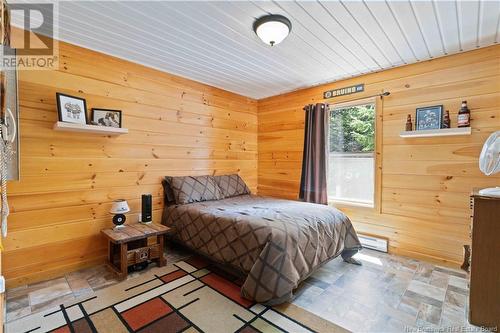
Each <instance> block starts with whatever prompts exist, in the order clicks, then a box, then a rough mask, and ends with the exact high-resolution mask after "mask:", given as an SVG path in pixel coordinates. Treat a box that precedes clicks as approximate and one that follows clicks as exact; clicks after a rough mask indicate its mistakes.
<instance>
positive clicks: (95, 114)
mask: <svg viewBox="0 0 500 333" xmlns="http://www.w3.org/2000/svg"><path fill="white" fill-rule="evenodd" d="M100 112H103V113H108V112H111V113H113V114H118V127H116V126H112V125H106V124H104V123H102V122H99V118H98V116H99V115H98V113H100ZM90 118H91V120H92V124H94V125H97V126H106V127H115V128H122V111H121V110H113V109H102V108H92V114H91V116H90Z"/></svg>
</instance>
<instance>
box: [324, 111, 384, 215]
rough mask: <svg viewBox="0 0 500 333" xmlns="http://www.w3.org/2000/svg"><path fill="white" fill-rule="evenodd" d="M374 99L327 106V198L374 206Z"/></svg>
mask: <svg viewBox="0 0 500 333" xmlns="http://www.w3.org/2000/svg"><path fill="white" fill-rule="evenodd" d="M374 151H375V103H363V104H358V105H349V106H338V107H336V106H332V107H330V117H329V158H328V198H329V200H331V201H335V202H341V203H348V204H357V205H364V206H370V207H373V206H374V192H375V155H374Z"/></svg>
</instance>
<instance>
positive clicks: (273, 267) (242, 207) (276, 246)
mask: <svg viewBox="0 0 500 333" xmlns="http://www.w3.org/2000/svg"><path fill="white" fill-rule="evenodd" d="M236 176H237V175H236ZM208 177H211V176H208ZM226 177H234V175H229V176H226ZM172 178H174V179H175V178H177V177H170V180H171V179H172ZM191 178H193V177H191ZM194 178H196V177H194ZM239 179H240V180H239V181H241V182H242V180H241V178H239ZM229 182H230V181H229ZM181 183H182V182H181ZM201 183H203V182H201ZM233 183H234V182H233ZM218 184H219V186H217V187H219V188H222V189H224V186H223V184H222V185H221V183H220V182H218ZM243 184H244V182H243ZM177 185H179V182H178V184H177ZM183 185H185V184H183ZM196 185H198V186H199V187H201V188H202V189H203V186H204V185H203V184H201V185H200V184H198V183H196ZM171 186H172V182H171V181H170V182H169V181H168V178H167V181H164V187H165V194H166V205H165V208H164V211H163V217H162V223H163V224H165V225H167V226H171V227H174V233H173V234H172V236H171V237H172V238H173V239H174V240H175V241H177V242H180V243H181V244H183V245H185V246H187V247H188V248H191V249H193V250H194V251H196V252H198V253H201V254H203V255H205V256H207V257H209V258H210V259H212V260H214V261H215V262H218V263H222V264H224V265H229V266H230V267H231V268H233V269H236V270H238V271H240V272H241V273H243V274H245V275H246V279H245V282H244V283H243V285H242V288H241V294H242V296H243V297H245V298H247V299H250V300H254V301H256V302H261V303H266V304H278V303H282V302H285V301H287V300H289V299H290V298H291V297H292V292H293V290H294V289H296V288H297V286H298V285H299V283H300V282H301V281H303V280H305V279H306V278H307V277H308V276H309V275H311V274H312V273H313V272H314V271H315V270H316V269H317V268H319V267H320V266H321V265H322V264H323V263H325V262H327V261H329V260H331V259H333V258H335V257H337V256H338V255H341V254H342V256H343V257H344V259H349V258H350V257H351V256H352V255H353V254H355V253H356V252H357V251H358V249H360V248H361V245H360V243H359V240H358V237H357V235H356V232H355V230H354V228H353V226H352V224H351V222H350V220H349V218H347V216H346V215H344V214H343V213H342V212H340V211H339V210H337V209H335V208H333V207H329V206H324V205H317V204H311V203H305V202H298V201H292V200H283V199H276V198H269V197H262V196H257V195H252V194H250V191H249V190H248V188H247V187H246V185H244V190H243V191H236V195H234V194H235V193H234V191H233V192H231V193H229V194H230V195H231V196H229V197H228V193H227V191H225V192H226V193H224V190H222V191H221V193H215V199H213V200H202V199H204V198H201V199H200V198H199V197H198V198H195V201H189V200H188V201H187V202H186V201H184V202H183V201H182V200H180V202H181V203H180V204H179V203H178V202H179V201H176V200H173V199H172V193H171V189H170V188H169V187H171ZM204 191H205V192H217V190H215V191H213V190H209V191H207V190H206V189H204ZM174 192H175V190H174ZM184 192H185V194H186V195H188V196H189V194H190V193H193V192H197V191H193V190H192V188H191V187H189V186H188V189H187V190H185V191H184ZM169 193H170V195H169ZM169 196H170V198H169ZM173 196H174V197H175V194H174V195H173ZM208 197H209V198H213V197H214V196H213V195H212V194H210V193H209V195H208ZM175 199H177V198H175ZM196 200H197V201H196Z"/></svg>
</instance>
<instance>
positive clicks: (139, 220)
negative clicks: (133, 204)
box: [137, 213, 142, 222]
mask: <svg viewBox="0 0 500 333" xmlns="http://www.w3.org/2000/svg"><path fill="white" fill-rule="evenodd" d="M137 221H138V222H142V213H139V214H137Z"/></svg>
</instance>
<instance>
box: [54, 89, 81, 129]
mask: <svg viewBox="0 0 500 333" xmlns="http://www.w3.org/2000/svg"><path fill="white" fill-rule="evenodd" d="M56 96H57V112H58V113H59V121H64V122H67V123H76V124H83V125H86V124H87V103H86V102H85V99H83V98H80V97H75V96H70V95H65V94H61V93H56Z"/></svg>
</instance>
